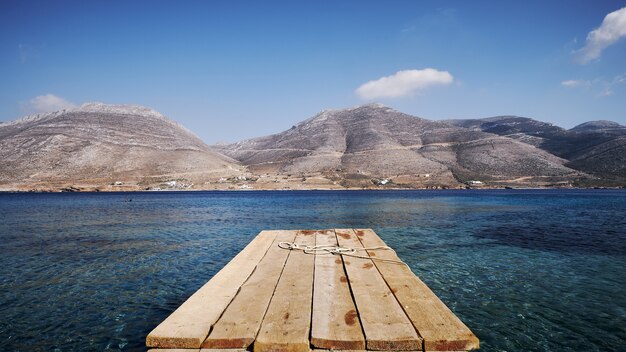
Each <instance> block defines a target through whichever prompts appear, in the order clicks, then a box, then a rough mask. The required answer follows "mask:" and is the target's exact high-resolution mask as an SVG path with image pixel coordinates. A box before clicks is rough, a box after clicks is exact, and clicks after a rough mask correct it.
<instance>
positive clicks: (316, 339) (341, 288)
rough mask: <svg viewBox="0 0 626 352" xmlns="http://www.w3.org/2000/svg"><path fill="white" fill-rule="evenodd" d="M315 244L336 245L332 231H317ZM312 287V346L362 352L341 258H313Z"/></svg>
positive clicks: (358, 328)
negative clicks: (313, 275)
mask: <svg viewBox="0 0 626 352" xmlns="http://www.w3.org/2000/svg"><path fill="white" fill-rule="evenodd" d="M316 245H318V246H320V245H324V246H337V245H338V243H337V238H336V235H335V232H334V231H324V232H318V233H317V235H316ZM313 287H314V288H313V316H312V320H311V344H312V345H313V346H315V347H316V348H325V349H333V350H364V349H365V338H364V337H363V330H362V329H361V323H360V322H359V319H358V317H357V312H356V307H355V306H354V301H353V299H352V294H351V293H350V287H349V285H348V279H347V276H346V272H345V270H344V267H343V259H342V258H341V256H338V255H316V256H315V277H314V282H313Z"/></svg>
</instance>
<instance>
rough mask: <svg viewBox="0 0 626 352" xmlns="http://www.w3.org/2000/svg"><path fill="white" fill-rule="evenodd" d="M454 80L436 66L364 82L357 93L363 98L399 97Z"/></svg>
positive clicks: (400, 72)
mask: <svg viewBox="0 0 626 352" xmlns="http://www.w3.org/2000/svg"><path fill="white" fill-rule="evenodd" d="M453 81H454V78H452V75H451V74H450V73H449V72H448V71H438V70H436V69H434V68H425V69H423V70H405V71H398V72H396V73H394V74H393V75H391V76H386V77H381V78H379V79H377V80H374V81H369V82H366V83H364V84H362V85H361V86H360V87H359V88H357V89H356V94H357V95H358V96H359V97H361V98H362V99H366V100H372V99H377V98H399V97H403V96H407V95H409V94H412V93H415V92H418V91H421V90H424V89H426V88H428V87H431V86H435V85H447V84H450V83H452V82H453Z"/></svg>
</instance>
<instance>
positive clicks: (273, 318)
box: [254, 231, 315, 352]
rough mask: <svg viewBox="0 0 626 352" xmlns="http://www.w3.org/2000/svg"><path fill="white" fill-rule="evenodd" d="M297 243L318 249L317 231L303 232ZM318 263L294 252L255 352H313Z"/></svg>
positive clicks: (306, 255)
mask: <svg viewBox="0 0 626 352" xmlns="http://www.w3.org/2000/svg"><path fill="white" fill-rule="evenodd" d="M295 242H296V243H297V244H299V245H302V246H307V245H315V231H299V232H298V235H297V236H296V241H295ZM314 259H315V256H313V255H310V254H305V253H304V252H302V251H291V254H290V255H289V259H287V263H286V264H285V268H284V270H283V273H282V275H281V277H280V280H279V281H278V286H276V291H275V292H274V296H273V297H272V301H271V303H270V306H269V309H268V310H267V314H266V315H265V318H264V319H263V323H262V325H261V330H260V331H259V335H258V336H257V338H256V341H255V342H254V351H255V352H265V351H282V352H308V351H309V345H310V343H309V333H310V327H311V304H312V299H313V271H314V264H315V262H314Z"/></svg>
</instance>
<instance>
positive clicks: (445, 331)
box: [356, 229, 479, 351]
mask: <svg viewBox="0 0 626 352" xmlns="http://www.w3.org/2000/svg"><path fill="white" fill-rule="evenodd" d="M356 233H357V235H358V238H359V239H360V240H361V243H362V244H363V246H364V247H376V246H384V245H385V243H384V242H383V240H382V239H380V237H378V235H376V233H374V231H372V230H369V229H363V230H356ZM370 255H375V256H376V258H381V259H390V260H400V258H398V256H397V255H396V254H395V253H394V252H392V251H387V250H376V251H371V252H370ZM374 264H376V266H377V267H378V270H379V271H380V272H381V274H382V276H383V278H384V279H385V280H386V282H387V284H388V285H389V287H390V288H391V290H392V291H393V293H394V295H395V296H396V298H397V299H398V301H399V302H400V304H401V306H402V307H403V309H404V311H405V312H406V314H407V316H408V317H409V318H410V319H411V323H412V324H413V326H414V327H415V329H417V331H418V332H419V334H420V335H421V336H422V338H423V339H424V349H425V350H426V351H460V350H471V349H478V347H479V342H478V338H477V337H476V336H475V335H474V334H473V333H472V332H471V331H470V329H469V328H468V327H467V326H466V325H465V324H463V322H462V321H461V320H460V319H459V318H458V317H457V316H456V315H454V313H452V311H450V309H449V308H448V307H447V306H446V305H445V304H444V303H443V302H442V301H441V300H440V299H439V297H437V296H436V295H435V294H434V293H433V292H432V291H431V290H430V288H428V286H426V284H424V283H423V282H422V280H420V279H419V278H418V277H417V276H415V274H413V272H412V271H411V270H410V269H409V268H408V267H407V266H405V265H398V264H392V263H385V262H382V261H376V260H375V261H374Z"/></svg>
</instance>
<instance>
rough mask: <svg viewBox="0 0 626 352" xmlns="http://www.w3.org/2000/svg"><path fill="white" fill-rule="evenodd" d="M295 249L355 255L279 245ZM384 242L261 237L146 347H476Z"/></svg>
mask: <svg viewBox="0 0 626 352" xmlns="http://www.w3.org/2000/svg"><path fill="white" fill-rule="evenodd" d="M292 243H295V244H297V245H298V246H299V247H300V248H304V247H305V246H329V247H327V248H334V247H344V248H353V249H357V251H356V252H354V253H353V254H349V253H346V254H343V255H339V254H330V253H327V252H325V251H314V250H309V251H307V252H305V251H303V250H300V249H285V247H288V244H292ZM384 246H386V245H385V243H384V242H383V241H382V240H381V239H380V237H378V235H376V233H374V231H372V230H369V229H364V230H353V229H335V230H319V231H313V230H300V231H262V232H261V233H259V235H258V236H257V237H256V238H255V239H254V240H252V242H250V244H248V246H247V247H246V248H244V249H243V250H242V251H241V252H240V253H239V254H237V256H235V258H233V260H231V262H230V263H229V264H228V265H226V266H225V267H224V268H223V269H222V270H221V271H220V272H218V273H217V274H216V275H215V276H214V277H213V278H212V279H211V280H210V281H209V282H207V283H206V284H205V285H204V286H202V287H201V288H200V289H199V290H198V291H197V292H196V293H194V294H193V295H192V296H191V297H190V298H189V299H188V300H187V301H186V302H185V303H183V304H182V305H181V306H180V307H179V308H178V309H177V310H176V311H174V312H173V313H172V314H171V315H170V316H169V317H168V318H167V319H165V320H164V321H163V322H162V323H161V324H160V325H159V326H157V327H156V328H155V329H154V330H153V331H152V332H151V333H150V334H149V335H148V337H147V338H146V345H147V347H149V348H153V350H152V351H155V352H156V351H161V352H165V351H168V350H169V351H173V350H175V351H191V350H193V351H209V352H217V350H222V351H223V350H229V351H243V350H248V351H250V350H252V351H254V352H264V351H273V352H276V351H289V352H299V351H303V352H308V351H310V350H351V351H365V350H385V351H468V350H473V349H478V347H479V344H478V339H477V338H476V336H474V334H473V333H472V332H471V331H470V330H469V329H468V327H467V326H465V324H463V322H461V320H459V318H457V317H456V315H454V313H452V311H450V309H448V307H446V306H445V304H444V303H443V302H441V300H440V299H439V298H438V297H437V296H436V295H435V294H434V293H433V292H432V291H431V290H430V289H429V288H428V287H427V286H426V285H425V284H424V283H423V282H422V281H421V280H420V279H419V278H418V277H417V276H415V274H413V272H412V271H411V270H410V269H409V267H408V266H406V265H405V264H404V263H402V262H401V261H400V259H399V258H398V257H397V256H396V254H395V252H394V251H393V250H389V249H384V248H381V247H384ZM281 247H282V248H281ZM376 247H378V249H373V248H376ZM312 248H313V247H310V248H309V249H312ZM316 248H318V249H319V248H320V247H316Z"/></svg>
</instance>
